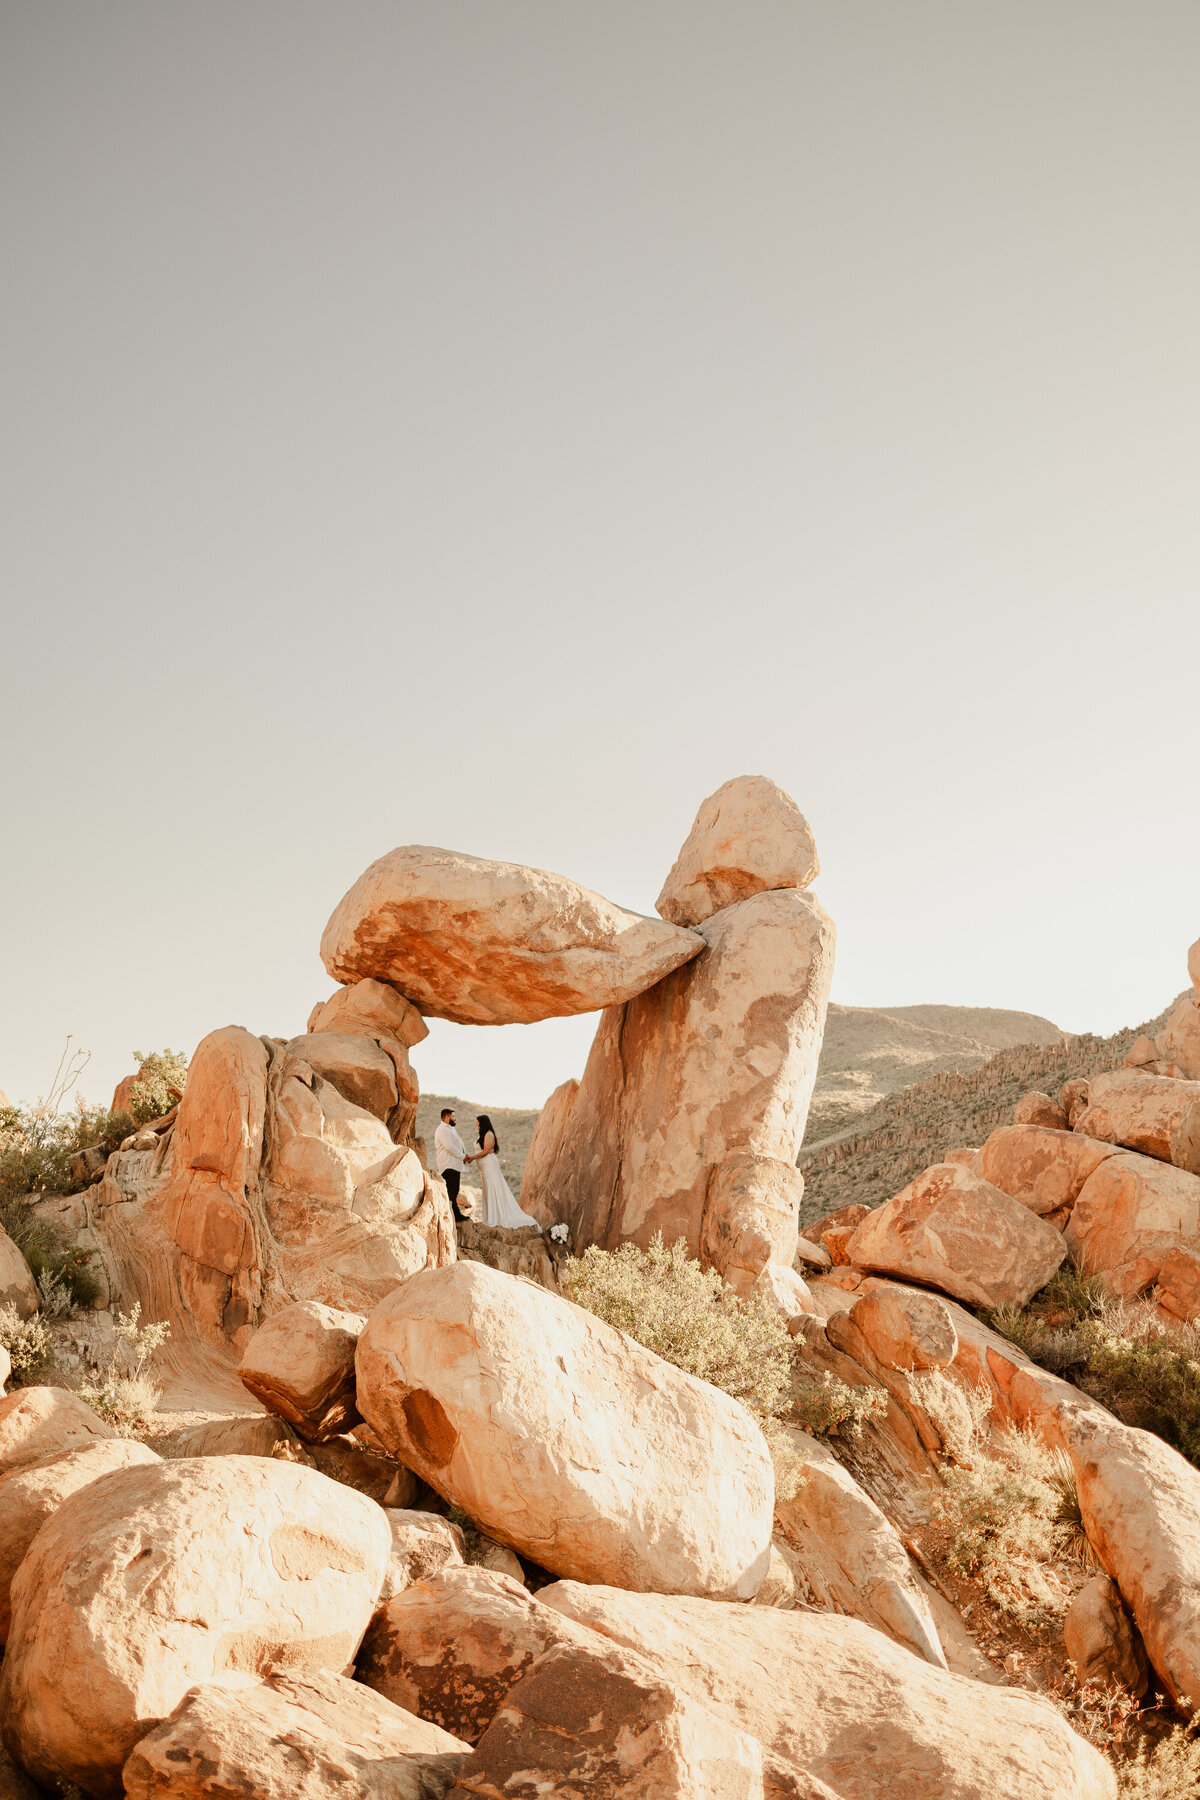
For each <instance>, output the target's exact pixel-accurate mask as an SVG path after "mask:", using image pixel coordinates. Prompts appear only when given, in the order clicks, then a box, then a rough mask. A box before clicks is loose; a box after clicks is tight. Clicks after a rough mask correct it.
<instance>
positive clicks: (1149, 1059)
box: [1123, 1031, 1158, 1069]
mask: <svg viewBox="0 0 1200 1800" xmlns="http://www.w3.org/2000/svg"><path fill="white" fill-rule="evenodd" d="M1157 1061H1158V1050H1157V1048H1156V1047H1155V1044H1154V1042H1153V1040H1152V1039H1151V1038H1148V1037H1147V1036H1146V1034H1145V1032H1144V1031H1143V1032H1142V1033H1141V1035H1140V1036H1138V1037H1135V1038H1134V1040H1133V1042H1132V1044H1130V1046H1129V1048H1128V1050H1127V1051H1126V1052H1125V1057H1124V1063H1123V1067H1124V1068H1126V1069H1143V1068H1145V1067H1146V1065H1147V1064H1148V1063H1154V1062H1157Z"/></svg>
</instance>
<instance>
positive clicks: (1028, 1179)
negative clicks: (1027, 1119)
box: [978, 1124, 1117, 1218]
mask: <svg viewBox="0 0 1200 1800" xmlns="http://www.w3.org/2000/svg"><path fill="white" fill-rule="evenodd" d="M1116 1150H1117V1146H1116V1145H1115V1144H1106V1143H1103V1142H1101V1140H1100V1139H1099V1138H1090V1137H1085V1136H1084V1135H1083V1134H1082V1133H1081V1132H1078V1131H1067V1130H1065V1129H1064V1130H1059V1129H1058V1128H1057V1127H1046V1126H1043V1125H1036V1124H1026V1125H1021V1124H1018V1125H1000V1126H998V1127H997V1129H996V1130H995V1131H993V1132H992V1134H991V1136H990V1137H989V1138H988V1140H987V1142H986V1144H985V1145H984V1146H983V1149H982V1150H981V1151H980V1153H979V1168H978V1173H979V1174H980V1175H981V1176H982V1177H983V1179H984V1180H985V1181H990V1182H991V1184H992V1186H993V1187H998V1188H1001V1189H1003V1191H1004V1192H1005V1193H1006V1194H1011V1196H1012V1198H1013V1199H1014V1200H1019V1201H1020V1202H1021V1204H1022V1206H1027V1207H1028V1208H1029V1210H1030V1211H1031V1212H1035V1213H1038V1214H1040V1215H1041V1216H1042V1217H1043V1218H1044V1217H1045V1216H1046V1215H1047V1214H1048V1213H1052V1212H1057V1211H1058V1209H1059V1208H1060V1207H1064V1206H1065V1207H1071V1206H1074V1204H1075V1202H1076V1200H1077V1199H1078V1197H1079V1191H1080V1189H1081V1188H1082V1187H1083V1184H1084V1182H1085V1181H1086V1180H1087V1178H1088V1176H1089V1175H1091V1174H1092V1173H1093V1172H1094V1171H1095V1170H1096V1169H1098V1168H1099V1166H1100V1164H1101V1163H1102V1162H1103V1161H1104V1159H1105V1157H1107V1156H1113V1155H1115V1154H1116Z"/></svg>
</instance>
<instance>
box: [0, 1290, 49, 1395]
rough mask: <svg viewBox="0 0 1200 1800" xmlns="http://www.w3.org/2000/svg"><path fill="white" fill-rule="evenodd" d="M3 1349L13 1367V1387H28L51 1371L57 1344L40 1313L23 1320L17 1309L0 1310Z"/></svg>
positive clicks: (0, 1335)
mask: <svg viewBox="0 0 1200 1800" xmlns="http://www.w3.org/2000/svg"><path fill="white" fill-rule="evenodd" d="M0 1345H3V1347H4V1348H5V1349H6V1350H7V1351H8V1355H9V1360H10V1362H11V1363H12V1385H13V1386H14V1387H29V1386H30V1385H31V1384H32V1383H34V1382H36V1381H37V1380H38V1379H39V1377H40V1376H41V1375H43V1374H44V1373H45V1371H46V1370H47V1369H48V1368H49V1366H50V1364H51V1362H52V1361H53V1358H54V1343H53V1340H52V1339H51V1336H50V1333H49V1331H48V1330H47V1329H46V1324H45V1321H44V1320H43V1319H42V1318H41V1316H40V1315H39V1314H38V1313H35V1314H34V1315H33V1317H32V1319H23V1318H22V1317H21V1315H20V1313H19V1312H18V1311H17V1309H16V1307H15V1306H0Z"/></svg>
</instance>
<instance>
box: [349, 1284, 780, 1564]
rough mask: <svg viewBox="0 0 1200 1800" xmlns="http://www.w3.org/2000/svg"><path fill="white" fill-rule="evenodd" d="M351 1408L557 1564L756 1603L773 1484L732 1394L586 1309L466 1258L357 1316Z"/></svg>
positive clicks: (447, 1491) (439, 1483)
mask: <svg viewBox="0 0 1200 1800" xmlns="http://www.w3.org/2000/svg"><path fill="white" fill-rule="evenodd" d="M356 1363H357V1370H358V1405H359V1410H360V1411H361V1412H362V1414H363V1416H364V1418H365V1419H366V1420H367V1422H368V1424H370V1426H371V1427H372V1429H373V1430H374V1431H375V1432H376V1434H377V1435H378V1437H379V1438H380V1440H381V1441H382V1442H383V1443H385V1444H386V1445H387V1447H388V1449H389V1450H390V1451H391V1452H392V1453H393V1454H394V1455H395V1456H397V1457H398V1458H399V1459H400V1460H401V1461H402V1462H404V1463H406V1464H407V1465H408V1467H410V1468H412V1469H414V1470H415V1471H416V1472H417V1473H418V1474H419V1475H420V1476H421V1477H422V1478H423V1479H424V1480H426V1481H428V1482H429V1484H430V1485H431V1486H432V1487H433V1488H435V1489H436V1490H437V1492H438V1493H440V1494H441V1495H443V1497H444V1498H445V1499H447V1500H450V1501H452V1502H453V1503H455V1504H456V1505H459V1506H461V1507H462V1508H463V1509H464V1510H465V1511H466V1512H467V1514H468V1515H469V1517H471V1518H472V1519H474V1520H476V1521H477V1522H478V1524H479V1525H480V1526H481V1527H482V1528H483V1529H484V1530H485V1531H487V1532H488V1533H489V1534H490V1535H491V1536H493V1537H495V1538H496V1539H497V1540H498V1541H500V1542H502V1543H507V1544H508V1545H509V1546H510V1547H511V1548H513V1549H516V1550H518V1551H520V1552H521V1553H522V1555H525V1556H528V1557H529V1558H530V1559H531V1560H532V1561H534V1562H536V1563H538V1564H540V1565H541V1566H542V1567H543V1568H546V1569H550V1570H552V1571H554V1572H555V1573H557V1574H564V1573H566V1572H568V1571H570V1572H571V1573H572V1574H574V1575H575V1576H576V1577H577V1578H578V1579H581V1580H590V1581H599V1580H601V1579H609V1580H614V1581H618V1582H620V1583H621V1584H623V1585H625V1586H629V1587H652V1588H656V1589H659V1590H660V1591H664V1592H672V1591H674V1592H685V1593H696V1592H705V1593H713V1594H721V1595H729V1596H731V1597H735V1596H736V1597H738V1598H742V1599H750V1598H751V1596H752V1595H753V1594H754V1592H755V1591H756V1589H757V1588H758V1585H759V1583H760V1582H761V1580H762V1578H763V1575H764V1574H765V1572H766V1566H767V1556H768V1548H769V1544H770V1538H771V1505H772V1497H773V1492H774V1478H773V1474H772V1467H771V1460H770V1456H769V1453H768V1451H767V1447H766V1442H765V1440H764V1439H763V1436H762V1433H761V1432H760V1431H759V1429H758V1427H757V1426H756V1425H755V1424H754V1422H753V1420H752V1419H751V1418H750V1416H749V1414H748V1413H747V1412H746V1411H745V1410H744V1408H742V1407H741V1406H739V1405H738V1403H737V1402H736V1401H734V1400H731V1399H730V1398H729V1396H728V1395H726V1394H723V1393H721V1392H720V1391H719V1390H718V1389H716V1388H713V1387H710V1386H709V1385H708V1384H707V1383H705V1382H702V1381H697V1380H695V1379H694V1378H693V1377H692V1376H690V1375H687V1374H685V1373H684V1372H683V1371H682V1370H679V1369H676V1368H674V1367H672V1366H671V1365H670V1364H668V1363H665V1362H663V1361H661V1360H660V1359H659V1358H658V1357H656V1356H654V1355H652V1353H651V1352H650V1351H648V1350H646V1349H644V1348H643V1347H642V1346H641V1345H640V1344H637V1343H635V1342H634V1341H633V1340H632V1339H631V1338H627V1337H625V1336H624V1334H623V1333H621V1332H619V1331H615V1330H614V1329H613V1328H612V1327H611V1326H610V1325H607V1324H605V1323H604V1322H603V1321H602V1320H600V1319H597V1318H594V1317H593V1316H591V1315H590V1314H588V1313H586V1312H584V1311H583V1310H582V1309H581V1308H579V1307H575V1306H571V1305H570V1304H568V1303H567V1302H566V1301H564V1300H561V1299H559V1298H557V1297H556V1296H554V1295H552V1294H549V1293H546V1292H545V1291H544V1290H542V1289H540V1288H535V1287H532V1286H530V1285H528V1284H527V1283H525V1282H521V1283H517V1282H516V1281H514V1280H512V1278H511V1277H508V1276H505V1275H500V1274H498V1273H496V1272H495V1271H494V1270H492V1269H488V1268H484V1267H482V1266H481V1265H479V1264H476V1263H455V1264H452V1265H451V1266H449V1267H447V1268H444V1269H437V1270H432V1269H431V1270H426V1271H425V1272H424V1273H423V1274H421V1275H417V1276H414V1277H413V1278H412V1279H411V1280H410V1281H408V1282H406V1283H405V1285H404V1286H403V1287H402V1288H400V1289H398V1290H397V1291H396V1292H395V1293H394V1294H392V1295H391V1296H390V1297H389V1298H388V1299H387V1300H385V1301H384V1302H383V1303H382V1304H381V1305H379V1306H377V1307H376V1309H375V1311H374V1312H373V1313H372V1314H371V1316H370V1318H369V1319H368V1320H367V1324H366V1328H365V1330H364V1331H363V1334H362V1337H361V1338H360V1339H359V1344H358V1353H357V1358H356Z"/></svg>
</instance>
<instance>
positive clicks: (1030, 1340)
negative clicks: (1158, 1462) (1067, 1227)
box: [989, 1269, 1200, 1467]
mask: <svg viewBox="0 0 1200 1800" xmlns="http://www.w3.org/2000/svg"><path fill="white" fill-rule="evenodd" d="M989 1323H990V1324H991V1325H992V1326H993V1327H994V1328H995V1329H996V1330H997V1331H999V1332H1001V1333H1003V1335H1004V1336H1005V1337H1007V1338H1009V1339H1010V1340H1011V1341H1012V1342H1013V1343H1014V1344H1016V1345H1017V1346H1018V1347H1019V1348H1020V1349H1022V1350H1024V1352H1025V1354H1026V1355H1027V1356H1028V1357H1030V1358H1031V1359H1032V1360H1033V1361H1034V1362H1036V1363H1039V1364H1040V1365H1041V1367H1042V1368H1044V1369H1049V1370H1050V1371H1051V1373H1052V1374H1055V1375H1061V1376H1064V1377H1065V1378H1066V1379H1067V1380H1069V1381H1073V1382H1074V1383H1075V1384H1076V1385H1077V1386H1078V1387H1081V1388H1083V1389H1084V1390H1085V1392H1087V1393H1089V1394H1091V1395H1092V1396H1093V1397H1094V1398H1095V1399H1097V1400H1101V1401H1103V1403H1104V1405H1105V1406H1107V1407H1109V1408H1110V1410H1111V1411H1112V1412H1114V1413H1116V1415H1117V1417H1118V1418H1120V1419H1124V1421H1125V1423H1126V1424H1127V1425H1137V1426H1140V1427H1141V1428H1142V1429H1143V1430H1144V1431H1152V1432H1154V1433H1155V1434H1156V1435H1157V1436H1158V1437H1160V1438H1162V1439H1163V1440H1164V1441H1165V1442H1166V1443H1168V1444H1170V1445H1172V1446H1173V1448H1174V1449H1176V1450H1178V1451H1179V1452H1180V1453H1181V1454H1182V1455H1183V1456H1186V1457H1187V1459H1188V1461H1189V1462H1191V1463H1194V1464H1195V1465H1196V1466H1197V1467H1200V1331H1198V1330H1197V1329H1196V1328H1195V1327H1194V1326H1172V1327H1168V1326H1166V1325H1164V1324H1163V1323H1162V1321H1161V1319H1160V1318H1158V1317H1157V1316H1156V1313H1155V1308H1154V1306H1153V1304H1152V1303H1151V1302H1149V1301H1133V1302H1123V1301H1120V1300H1115V1299H1113V1298H1112V1297H1111V1296H1109V1295H1107V1294H1106V1293H1105V1291H1104V1287H1103V1283H1102V1282H1101V1281H1100V1280H1099V1279H1098V1278H1097V1277H1095V1276H1084V1275H1080V1274H1079V1273H1078V1271H1077V1270H1074V1269H1060V1270H1059V1273H1058V1274H1057V1275H1056V1276H1055V1277H1054V1280H1053V1281H1051V1282H1050V1283H1049V1285H1048V1286H1047V1287H1045V1288H1043V1290H1042V1292H1041V1293H1040V1294H1037V1295H1035V1297H1034V1298H1033V1300H1031V1301H1030V1303H1029V1305H1028V1306H1026V1307H1021V1308H1017V1307H1002V1308H1001V1309H1000V1310H999V1311H997V1312H994V1313H992V1314H991V1315H990V1318H989Z"/></svg>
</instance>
